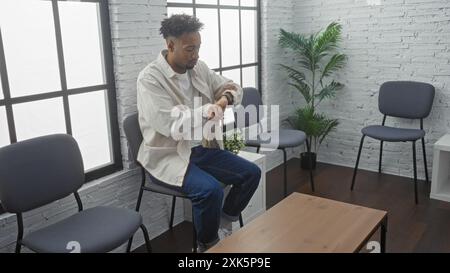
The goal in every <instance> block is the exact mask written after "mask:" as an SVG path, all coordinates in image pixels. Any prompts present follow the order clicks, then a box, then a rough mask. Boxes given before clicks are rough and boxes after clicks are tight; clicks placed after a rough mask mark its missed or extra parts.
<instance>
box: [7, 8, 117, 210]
mask: <svg viewBox="0 0 450 273" xmlns="http://www.w3.org/2000/svg"><path fill="white" fill-rule="evenodd" d="M41 1H48V2H51V4H52V11H53V13H52V15H53V25H54V29H55V38H56V48H57V54H58V68H59V75H60V82H61V89H60V90H58V91H52V92H46V93H40V94H34V95H26V96H20V97H14V98H11V92H10V87H9V79H8V70H7V64H6V62H5V51H4V44H3V38H2V30H1V28H0V77H1V84H2V89H3V97H4V98H3V99H0V106H3V107H5V112H6V119H7V124H8V132H9V139H10V143H11V144H13V143H16V142H17V135H16V128H15V121H14V113H13V105H15V104H18V103H25V102H34V101H40V100H44V99H52V98H62V101H63V108H64V119H65V125H66V133H67V134H69V135H72V124H71V116H70V106H69V96H71V95H78V94H86V93H91V92H98V91H105V92H106V94H107V98H108V99H107V101H106V100H105V103H106V104H107V106H106V107H107V109H108V113H107V118H108V121H109V123H108V124H107V125H108V128H109V137H110V141H111V153H112V154H111V159H112V162H111V163H109V164H106V165H102V166H99V167H98V168H96V169H93V170H90V171H88V172H86V173H85V182H90V181H93V180H96V179H99V178H102V177H105V176H107V175H110V174H113V173H115V172H117V171H120V170H122V169H123V163H122V153H121V145H120V132H119V123H118V112H117V100H116V86H115V77H114V61H113V48H112V39H111V26H110V17H109V7H108V0H76V1H70V0H41ZM58 2H91V3H98V5H99V26H100V31H101V34H100V36H99V39H100V40H101V44H102V49H103V52H102V53H103V55H102V58H103V66H104V73H105V84H102V85H94V86H84V87H80V88H73V89H69V88H68V87H67V78H66V70H65V60H64V52H63V44H62V33H61V24H60V17H59V8H58ZM1 212H2V209H1V207H0V213H1Z"/></svg>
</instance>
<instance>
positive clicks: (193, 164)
mask: <svg viewBox="0 0 450 273" xmlns="http://www.w3.org/2000/svg"><path fill="white" fill-rule="evenodd" d="M260 178H261V170H260V169H259V167H258V166H256V165H255V164H253V163H251V162H249V161H247V160H245V159H243V158H241V157H239V156H237V155H234V154H233V153H230V152H228V151H223V150H218V149H207V148H204V147H202V146H198V147H195V148H193V149H192V154H191V158H190V162H189V167H188V170H187V172H186V175H185V178H184V182H183V187H182V190H183V192H185V193H186V194H187V195H188V197H189V199H190V200H191V202H192V206H193V213H194V215H193V219H194V223H195V229H196V231H197V239H198V241H199V242H200V243H203V244H206V245H207V244H209V243H212V242H215V241H217V240H218V235H217V232H218V230H219V225H220V217H221V216H222V215H224V216H225V217H228V218H229V219H230V220H232V221H236V220H238V219H239V215H240V213H241V211H243V210H244V209H245V207H246V206H247V205H248V203H249V201H250V199H251V198H252V196H253V194H254V193H255V191H256V189H257V188H258V184H259V180H260ZM219 181H220V182H219ZM221 183H223V184H225V185H232V188H231V190H230V193H229V194H228V196H227V198H226V200H225V202H224V203H223V207H222V202H223V195H224V193H223V188H222V186H221Z"/></svg>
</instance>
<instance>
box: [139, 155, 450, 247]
mask: <svg viewBox="0 0 450 273" xmlns="http://www.w3.org/2000/svg"><path fill="white" fill-rule="evenodd" d="M288 164H289V165H288V181H289V183H288V191H289V192H290V193H291V192H294V191H296V192H301V193H306V194H313V195H316V196H320V197H325V198H330V199H334V200H338V201H343V202H347V203H351V204H357V205H362V206H366V207H371V208H375V209H382V210H386V211H388V213H389V214H388V216H389V223H388V232H387V251H388V252H407V253H410V252H450V203H446V202H440V201H436V200H430V199H429V188H430V185H427V184H426V183H425V181H419V205H415V203H414V184H413V183H412V179H409V178H404V177H398V176H393V175H386V174H378V173H374V172H368V171H359V172H358V177H357V181H356V186H355V190H354V191H353V192H351V191H350V183H351V177H352V172H353V170H352V169H351V168H345V167H339V166H333V165H328V164H319V165H318V168H317V170H316V171H315V185H316V192H315V193H312V192H311V188H310V184H309V180H308V179H309V177H308V173H307V172H305V171H302V170H301V168H300V162H299V160H298V159H293V160H291V161H289V163H288ZM266 178H267V179H266V180H267V184H266V192H267V208H268V209H269V208H270V207H272V206H273V205H275V204H276V203H278V202H279V201H280V200H282V198H283V196H282V195H283V193H282V191H283V183H282V181H283V168H282V166H280V167H278V168H276V169H274V170H272V171H271V172H269V173H267V177H266ZM373 239H374V240H378V239H379V232H377V233H376V234H374V237H373ZM152 247H153V251H154V252H157V253H159V252H163V253H172V252H174V253H185V252H190V251H191V247H192V226H191V224H190V223H187V222H184V223H181V224H180V225H178V226H176V227H174V229H173V230H171V231H167V232H165V233H164V234H162V235H161V236H159V237H158V238H155V239H153V240H152ZM136 252H144V248H143V247H140V248H139V249H137V250H136Z"/></svg>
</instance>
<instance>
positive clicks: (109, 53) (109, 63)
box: [97, 0, 123, 178]
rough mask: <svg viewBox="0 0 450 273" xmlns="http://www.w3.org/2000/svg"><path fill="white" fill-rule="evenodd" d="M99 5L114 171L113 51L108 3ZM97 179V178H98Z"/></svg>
mask: <svg viewBox="0 0 450 273" xmlns="http://www.w3.org/2000/svg"><path fill="white" fill-rule="evenodd" d="M99 5H100V21H101V30H102V31H101V32H102V45H103V59H104V62H105V76H106V83H107V85H108V88H107V97H108V110H109V126H110V134H111V143H112V153H113V162H114V167H115V169H116V170H118V169H122V168H123V164H122V152H121V149H120V147H121V146H120V132H119V119H118V112H117V101H116V84H115V78H114V61H113V49H112V38H111V28H110V18H109V7H108V1H106V0H101V1H100V2H99ZM107 171H108V169H107V168H105V171H103V172H106V173H105V175H106V174H109V173H111V172H109V173H108V172H107ZM97 173H98V174H99V175H100V176H98V177H102V176H104V175H102V172H101V171H97ZM98 177H97V178H98Z"/></svg>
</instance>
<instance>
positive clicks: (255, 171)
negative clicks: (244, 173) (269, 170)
mask: <svg viewBox="0 0 450 273" xmlns="http://www.w3.org/2000/svg"><path fill="white" fill-rule="evenodd" d="M250 166H251V167H250V168H249V172H250V176H251V177H252V180H254V181H255V183H256V184H258V183H259V180H260V179H261V169H260V168H259V167H258V166H257V165H256V164H254V163H252V164H251V165H250Z"/></svg>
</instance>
